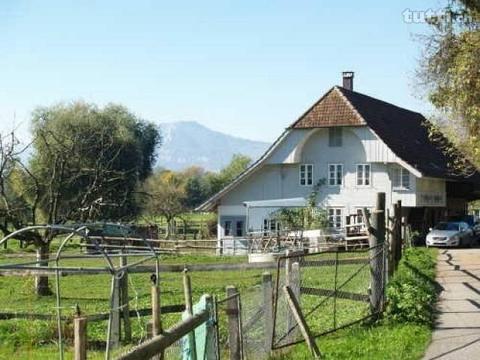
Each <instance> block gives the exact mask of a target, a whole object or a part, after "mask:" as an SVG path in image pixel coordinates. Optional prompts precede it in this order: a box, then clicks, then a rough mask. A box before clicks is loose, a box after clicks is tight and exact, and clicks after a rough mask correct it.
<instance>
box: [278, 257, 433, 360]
mask: <svg viewBox="0 0 480 360" xmlns="http://www.w3.org/2000/svg"><path fill="white" fill-rule="evenodd" d="M436 256H437V249H425V248H413V249H409V250H408V251H407V254H406V255H405V256H404V258H403V259H402V262H401V263H400V266H399V270H398V272H397V273H396V275H395V276H394V278H393V279H392V281H391V283H390V285H389V289H388V293H389V294H390V296H391V300H390V303H389V304H388V305H387V312H386V314H385V317H384V318H383V319H382V320H379V321H377V322H376V323H373V324H363V325H362V324H360V325H355V326H353V327H350V328H346V329H343V330H340V331H337V332H335V333H333V334H330V335H327V336H323V337H320V338H318V339H317V344H318V346H319V348H320V351H321V352H322V355H323V357H322V359H338V360H346V359H355V360H381V359H385V360H394V359H402V360H403V359H408V360H415V359H421V358H422V356H423V354H424V352H425V350H426V348H427V346H428V344H429V342H430V339H431V334H432V321H433V310H434V308H433V305H434V303H435V300H436V294H435V289H434V286H433V280H434V278H435V262H436ZM427 295H429V296H427ZM307 322H308V319H307ZM309 323H310V324H311V323H312V322H311V321H310V322H309ZM313 325H314V326H315V321H314V322H313ZM276 359H281V360H287V359H311V355H310V352H309V350H308V348H307V347H306V345H305V344H300V345H296V346H294V347H293V348H292V349H291V350H290V351H289V352H288V353H285V354H283V355H280V356H277V357H276Z"/></svg>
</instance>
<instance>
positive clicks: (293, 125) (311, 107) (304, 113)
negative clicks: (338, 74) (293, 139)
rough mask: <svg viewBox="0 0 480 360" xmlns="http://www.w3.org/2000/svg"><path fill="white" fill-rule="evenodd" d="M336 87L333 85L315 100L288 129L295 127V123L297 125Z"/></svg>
mask: <svg viewBox="0 0 480 360" xmlns="http://www.w3.org/2000/svg"><path fill="white" fill-rule="evenodd" d="M334 89H335V86H332V87H331V88H330V89H328V91H327V92H325V94H323V95H322V96H321V97H320V98H319V99H318V100H317V101H315V102H314V103H313V104H312V105H311V106H310V107H309V108H308V109H307V110H306V111H304V112H303V113H302V115H300V116H299V117H298V118H297V120H295V121H294V122H293V123H292V124H291V125H289V126H288V127H287V129H290V128H294V127H295V125H297V124H298V123H299V122H300V121H301V120H302V119H303V118H304V117H305V116H306V115H307V114H308V113H309V112H310V111H312V109H313V108H315V106H317V105H318V104H319V103H320V102H321V101H322V100H323V99H325V98H326V97H327V95H328V94H330V93H331V92H332V91H333V90H334Z"/></svg>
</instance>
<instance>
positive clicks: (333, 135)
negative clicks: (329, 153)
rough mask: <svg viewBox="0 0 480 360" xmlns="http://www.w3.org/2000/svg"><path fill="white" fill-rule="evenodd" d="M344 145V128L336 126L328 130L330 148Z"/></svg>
mask: <svg viewBox="0 0 480 360" xmlns="http://www.w3.org/2000/svg"><path fill="white" fill-rule="evenodd" d="M342 145H343V128H341V127H338V126H335V127H330V128H328V146H329V147H341V146H342Z"/></svg>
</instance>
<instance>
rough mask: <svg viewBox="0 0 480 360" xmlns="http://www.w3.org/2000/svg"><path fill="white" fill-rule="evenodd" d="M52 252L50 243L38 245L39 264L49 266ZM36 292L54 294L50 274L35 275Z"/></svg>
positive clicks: (38, 293) (45, 294) (40, 294)
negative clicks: (49, 283) (49, 279)
mask: <svg viewBox="0 0 480 360" xmlns="http://www.w3.org/2000/svg"><path fill="white" fill-rule="evenodd" d="M49 252H50V244H49V243H48V242H47V243H42V244H41V245H40V246H37V261H38V265H37V266H48V258H49ZM35 293H36V294H37V295H38V296H48V295H52V292H51V291H50V288H49V287H48V276H45V275H37V276H35Z"/></svg>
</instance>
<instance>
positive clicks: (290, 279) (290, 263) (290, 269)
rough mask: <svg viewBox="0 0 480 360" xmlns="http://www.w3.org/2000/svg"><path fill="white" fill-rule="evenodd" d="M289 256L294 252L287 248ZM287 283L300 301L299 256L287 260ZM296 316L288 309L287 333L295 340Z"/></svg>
mask: <svg viewBox="0 0 480 360" xmlns="http://www.w3.org/2000/svg"><path fill="white" fill-rule="evenodd" d="M286 254H287V256H289V255H292V254H293V252H291V251H290V250H287V252H286ZM285 283H286V285H287V286H289V287H290V288H291V289H292V291H293V294H294V295H295V297H296V298H297V301H298V302H300V264H299V263H298V259H297V258H293V257H289V258H286V260H285ZM295 324H296V321H295V316H294V314H293V313H292V312H291V311H287V333H288V334H289V335H288V338H289V339H291V340H294V338H295V330H294V328H295Z"/></svg>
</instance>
